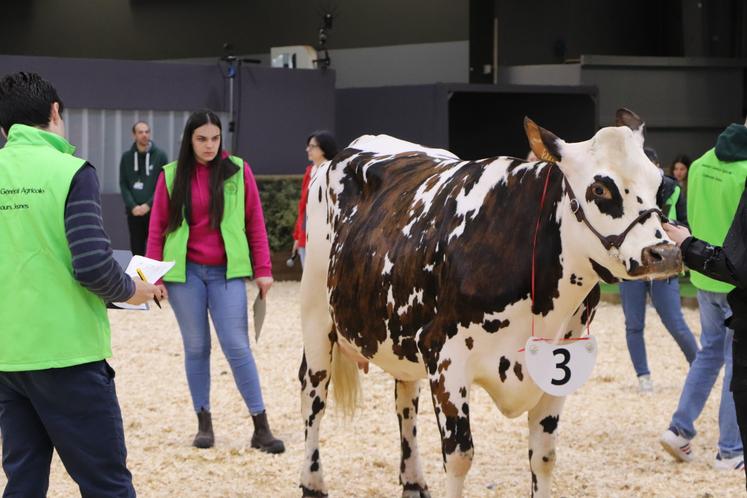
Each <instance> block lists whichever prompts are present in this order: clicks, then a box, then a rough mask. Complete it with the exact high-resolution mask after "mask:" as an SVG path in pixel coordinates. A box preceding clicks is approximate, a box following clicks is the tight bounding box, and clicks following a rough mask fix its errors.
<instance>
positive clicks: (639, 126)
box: [615, 107, 646, 146]
mask: <svg viewBox="0 0 747 498" xmlns="http://www.w3.org/2000/svg"><path fill="white" fill-rule="evenodd" d="M615 126H627V127H628V128H630V129H631V130H633V136H635V138H636V140H638V142H639V143H640V144H641V146H643V143H644V142H645V141H646V123H645V122H644V121H643V120H642V119H641V117H640V116H638V114H636V113H634V112H633V111H631V110H630V109H626V108H624V107H621V108H620V109H618V110H617V112H616V113H615Z"/></svg>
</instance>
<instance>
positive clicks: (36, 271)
mask: <svg viewBox="0 0 747 498" xmlns="http://www.w3.org/2000/svg"><path fill="white" fill-rule="evenodd" d="M74 151H75V148H74V147H73V146H72V145H70V144H69V143H68V142H67V141H66V140H65V139H64V138H62V137H60V136H59V135H56V134H54V133H50V132H47V131H44V130H41V129H39V128H34V127H30V126H25V125H19V124H16V125H13V126H12V127H11V128H10V132H9V134H8V142H7V144H6V145H5V147H3V148H2V149H0V289H1V290H2V297H0V320H2V324H0V371H5V372H7V371H23V370H42V369H47V368H60V367H68V366H72V365H79V364H82V363H89V362H92V361H98V360H102V359H104V358H108V357H110V356H111V334H110V329H109V319H108V317H107V314H106V305H105V304H104V302H103V301H102V300H101V298H100V297H98V296H97V295H95V294H93V293H92V292H90V291H88V290H87V289H85V288H84V287H83V286H81V285H80V284H79V283H78V281H77V280H76V279H75V276H74V275H73V263H72V255H71V254H70V249H69V247H68V245H67V238H66V236H65V203H66V201H67V196H68V192H69V190H70V183H71V182H72V179H73V177H74V176H75V174H76V173H77V172H78V170H79V169H80V168H81V166H83V164H85V161H84V160H83V159H79V158H77V157H74V156H72V153H73V152H74Z"/></svg>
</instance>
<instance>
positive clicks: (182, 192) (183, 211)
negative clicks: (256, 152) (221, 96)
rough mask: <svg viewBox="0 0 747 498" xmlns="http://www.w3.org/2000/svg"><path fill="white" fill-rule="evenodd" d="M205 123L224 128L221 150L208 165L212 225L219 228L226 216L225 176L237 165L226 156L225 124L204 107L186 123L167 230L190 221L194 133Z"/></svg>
mask: <svg viewBox="0 0 747 498" xmlns="http://www.w3.org/2000/svg"><path fill="white" fill-rule="evenodd" d="M206 124H212V125H215V126H217V127H218V129H219V130H221V143H220V147H219V148H218V153H217V154H216V155H215V158H214V159H213V160H212V161H210V164H208V166H209V167H210V182H209V185H210V226H211V227H212V228H214V229H218V228H220V222H221V220H222V219H223V183H224V181H225V180H226V178H229V177H230V176H231V175H233V174H234V173H236V172H237V171H238V166H236V165H235V164H234V163H233V162H231V160H230V159H229V158H228V157H223V156H224V154H223V137H222V132H223V127H222V125H221V123H220V118H219V117H218V115H217V114H215V113H214V112H213V111H210V110H202V111H197V112H193V113H192V115H191V116H189V119H188V120H187V124H186V125H185V126H184V133H183V134H182V144H181V147H180V148H179V158H178V159H177V163H176V177H175V178H174V185H173V186H172V188H171V196H170V198H169V224H168V226H167V228H166V233H171V232H173V231H174V230H176V229H178V228H179V227H180V226H181V224H182V220H183V219H184V217H185V216H186V219H187V223H190V210H191V198H190V192H191V183H192V176H193V174H194V169H195V163H196V160H195V151H194V148H193V147H192V134H193V133H194V131H195V130H196V129H197V128H199V127H200V126H204V125H206ZM242 181H243V179H242Z"/></svg>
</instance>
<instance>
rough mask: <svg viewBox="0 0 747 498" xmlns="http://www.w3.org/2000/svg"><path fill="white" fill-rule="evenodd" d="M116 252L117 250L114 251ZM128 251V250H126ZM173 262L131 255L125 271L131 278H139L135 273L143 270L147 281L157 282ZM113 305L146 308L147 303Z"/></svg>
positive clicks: (116, 304) (127, 307) (131, 308)
mask: <svg viewBox="0 0 747 498" xmlns="http://www.w3.org/2000/svg"><path fill="white" fill-rule="evenodd" d="M115 252H118V251H115ZM127 252H129V251H127ZM120 256H121V255H120ZM115 259H117V260H118V262H119V263H120V265H121V264H122V263H121V261H120V260H119V258H116V255H115ZM174 264H175V262H174V261H158V260H155V259H150V258H146V257H145V256H140V255H136V256H133V257H132V259H130V262H129V263H128V264H127V269H125V273H126V274H128V275H129V276H131V277H132V278H133V279H138V280H139V279H140V277H139V276H138V274H137V270H138V269H140V271H142V272H143V274H144V275H145V278H146V279H147V280H148V282H157V281H158V280H160V279H161V277H163V276H164V275H166V273H168V271H169V270H170V269H171V268H173V267H174ZM112 304H113V305H114V306H116V307H118V308H122V309H125V310H147V309H148V304H147V303H143V304H140V305H137V306H135V305H133V304H127V303H112Z"/></svg>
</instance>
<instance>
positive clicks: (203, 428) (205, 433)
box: [192, 408, 215, 448]
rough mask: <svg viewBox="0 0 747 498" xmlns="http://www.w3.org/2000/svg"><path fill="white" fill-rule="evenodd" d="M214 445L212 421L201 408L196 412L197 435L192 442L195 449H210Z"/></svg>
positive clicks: (208, 414) (207, 413)
mask: <svg viewBox="0 0 747 498" xmlns="http://www.w3.org/2000/svg"><path fill="white" fill-rule="evenodd" d="M213 444H215V435H214V434H213V419H212V417H211V416H210V412H208V411H205V409H204V408H201V409H200V411H199V412H197V435H196V436H195V440H194V441H193V442H192V446H195V447H196V448H212V447H213Z"/></svg>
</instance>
